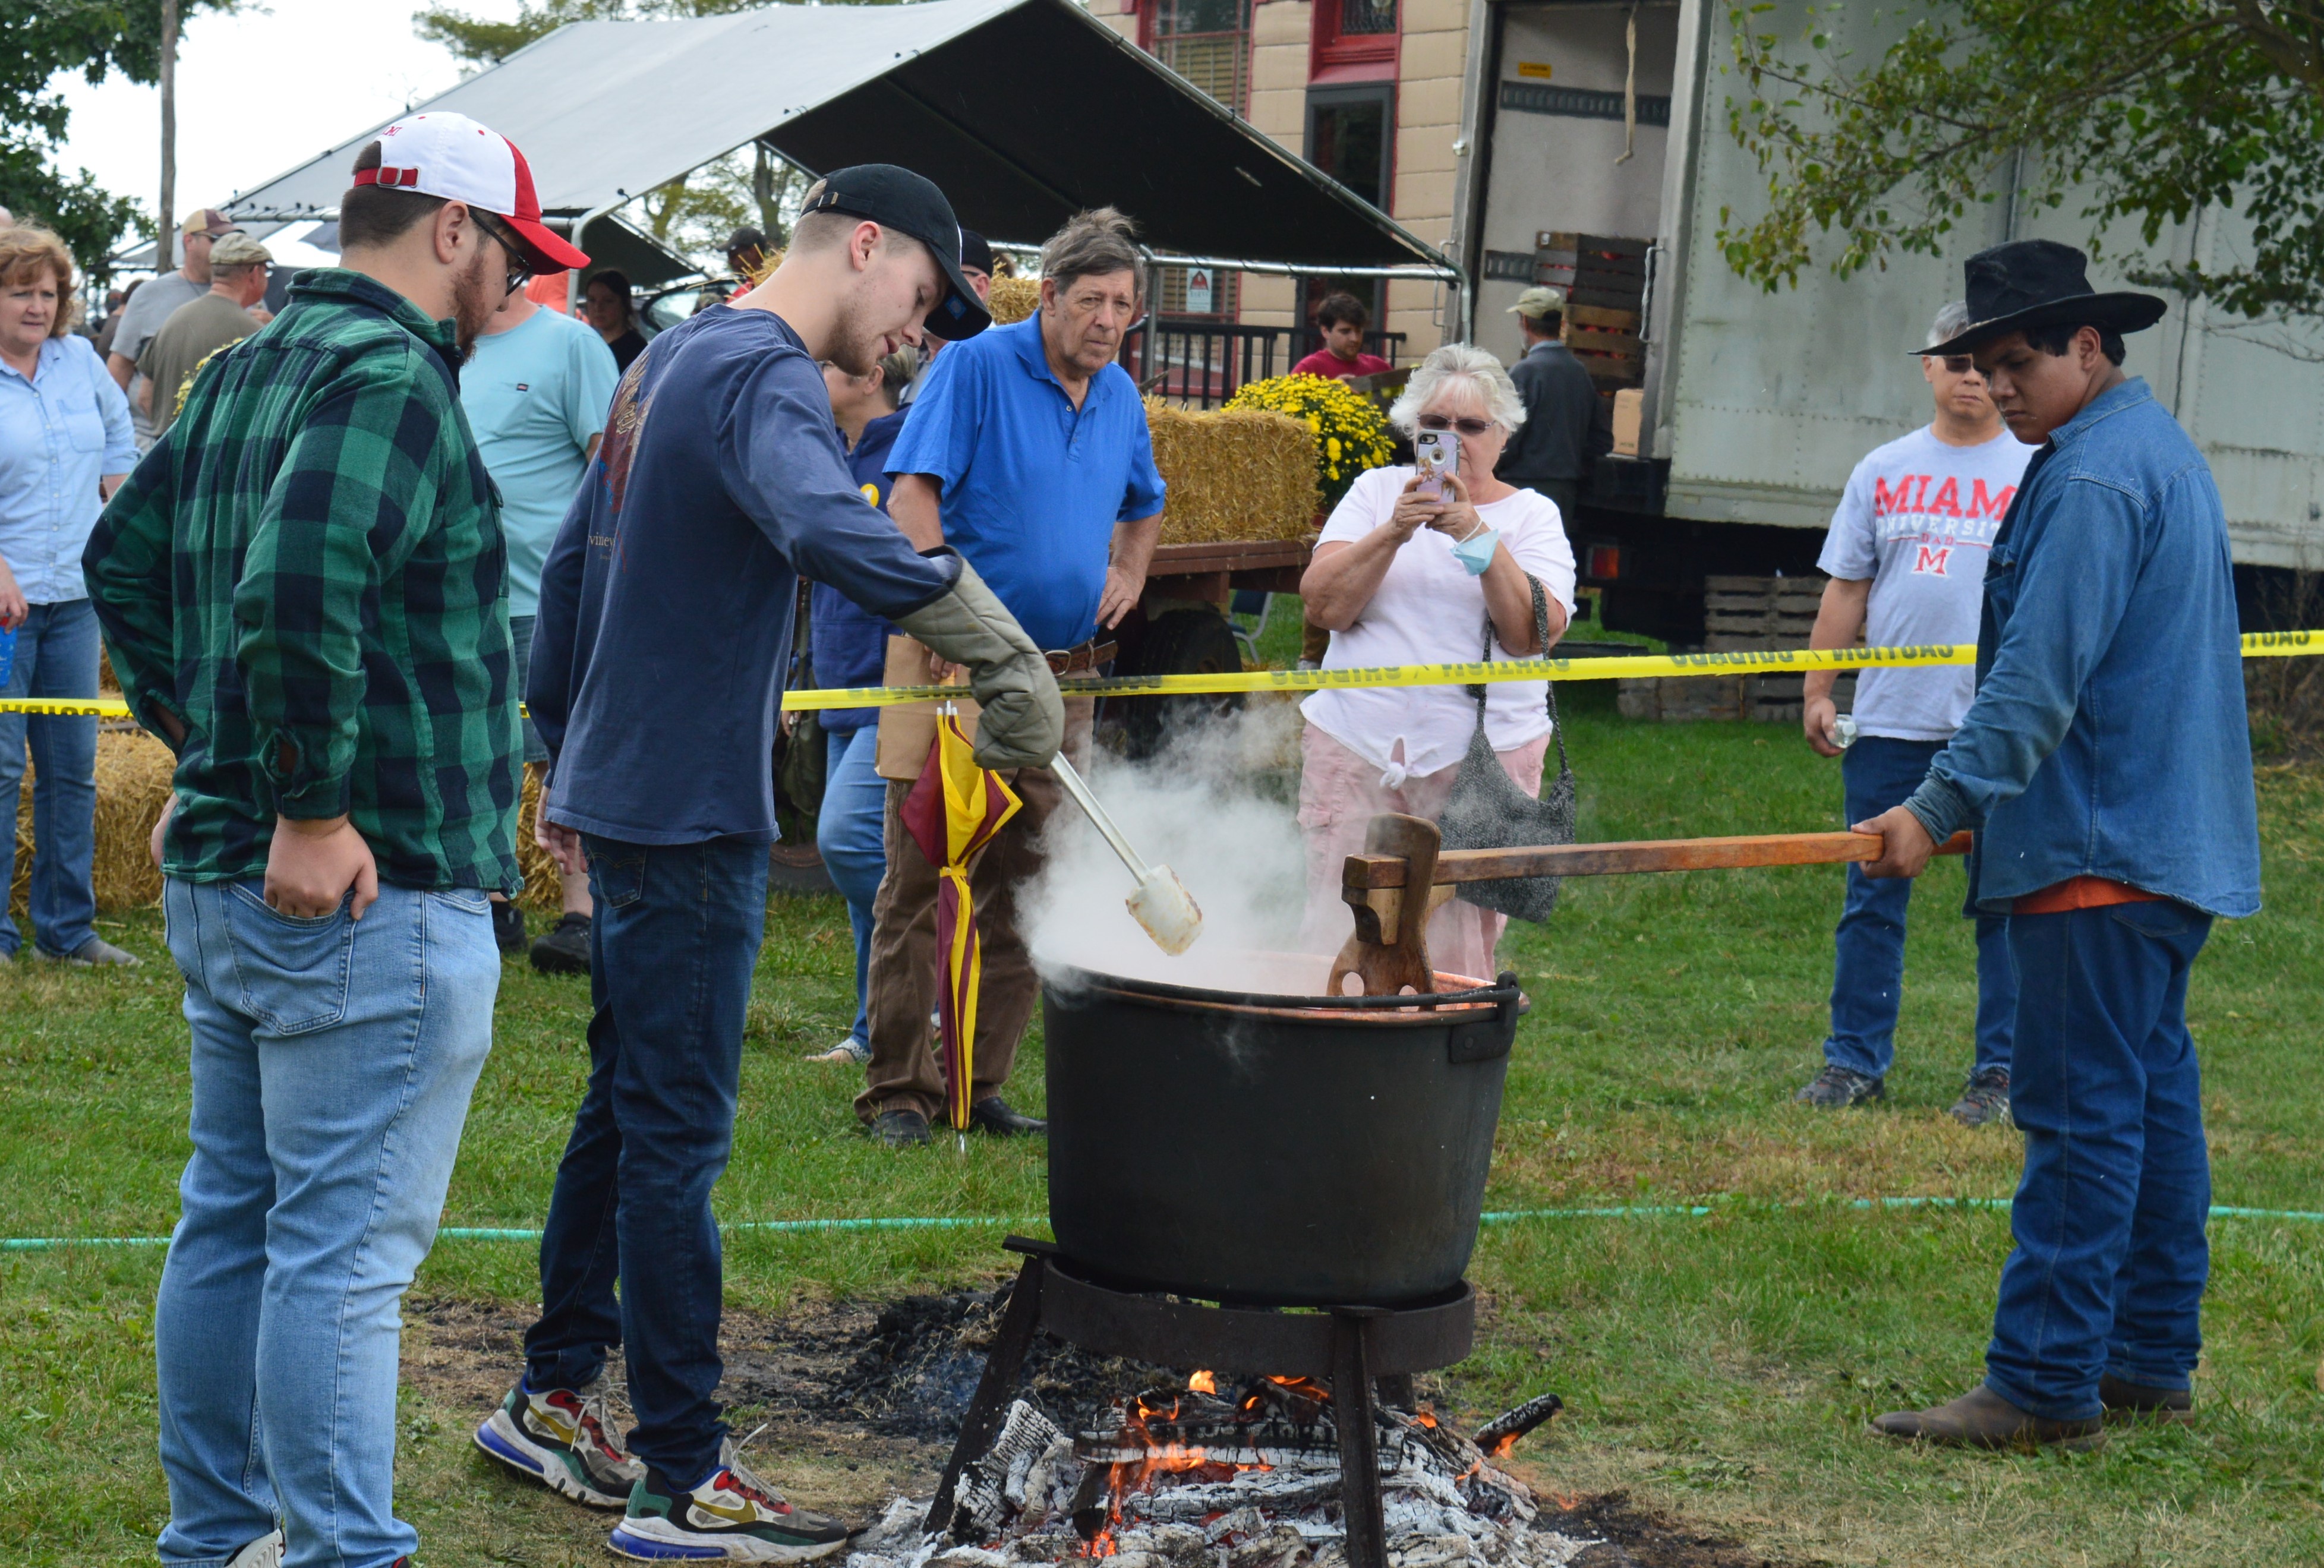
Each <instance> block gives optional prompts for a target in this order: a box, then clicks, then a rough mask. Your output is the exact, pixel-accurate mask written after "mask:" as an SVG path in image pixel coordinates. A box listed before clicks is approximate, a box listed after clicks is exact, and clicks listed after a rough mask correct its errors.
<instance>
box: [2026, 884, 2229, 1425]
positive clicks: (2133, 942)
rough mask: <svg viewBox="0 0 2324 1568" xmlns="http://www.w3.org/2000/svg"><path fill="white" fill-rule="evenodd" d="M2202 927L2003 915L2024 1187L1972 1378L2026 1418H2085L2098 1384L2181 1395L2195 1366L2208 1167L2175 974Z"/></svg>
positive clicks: (2202, 917) (2139, 915)
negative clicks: (2013, 980) (2011, 974)
mask: <svg viewBox="0 0 2324 1568" xmlns="http://www.w3.org/2000/svg"><path fill="white" fill-rule="evenodd" d="M2210 930H2211V918H2210V917H2209V915H2206V914H2203V913H2202V912H2201V911H2199V910H2198V909H2193V908H2191V907H2190V906H2188V905H2185V904H2181V903H2175V902H2172V901H2169V900H2163V901H2158V902H2153V903H2144V904H2117V905H2115V906H2114V907H2112V908H2110V909H2076V910H2073V911H2070V912H2069V913H2066V914H2059V915H2015V916H2012V917H2011V918H2010V921H2009V945H2010V947H2011V949H2012V950H2013V951H2014V952H2015V955H2016V957H2017V973H2018V976H2019V979H2020V981H2021V982H2022V983H2023V986H2024V990H2023V992H2021V994H2020V996H2019V999H2018V1004H2017V1065H2016V1069H2015V1075H2014V1076H2013V1078H2012V1080H2011V1083H2010V1086H2009V1102H2010V1109H2011V1112H2012V1114H2013V1115H2014V1116H2015V1119H2016V1122H2017V1125H2018V1126H2019V1127H2020V1128H2022V1129H2024V1133H2025V1174H2024V1177H2023V1178H2022V1179H2021V1180H2020V1181H2019V1182H2018V1184H2017V1198H2016V1202H2015V1204H2012V1205H2011V1208H2010V1212H2009V1229H2010V1233H2011V1234H2012V1235H2013V1236H2015V1238H2016V1241H2017V1246H2016V1249H2015V1250H2014V1251H2012V1252H2011V1253H2010V1255H2009V1260H2008V1261H2007V1262H2006V1263H2005V1264H2003V1265H2002V1268H2001V1297H2000V1302H1999V1305H1997V1306H1996V1307H1995V1309H1994V1314H1993V1343H1992V1344H1991V1345H1990V1346H1989V1347H1988V1348H1987V1351H1986V1353H1985V1366H1986V1378H1985V1380H1986V1382H1987V1385H1988V1386H1990V1387H1991V1388H1992V1389H1993V1390H1994V1392H1995V1393H1997V1394H1999V1395H2000V1396H2001V1397H2003V1398H2005V1399H2006V1400H2008V1401H2009V1402H2010V1403H2011V1404H2013V1405H2015V1406H2017V1407H2020V1408H2021V1409H2025V1410H2031V1411H2033V1413H2034V1414H2035V1415H2037V1416H2049V1417H2052V1419H2056V1420H2062V1421H2072V1420H2081V1419H2084V1418H2087V1417H2089V1416H2096V1415H2097V1414H2098V1375H2099V1374H2100V1373H2101V1372H2109V1371H2110V1372H2112V1373H2114V1374H2115V1376H2116V1377H2118V1378H2121V1379H2124V1380H2125V1381H2126V1382H2132V1383H2138V1384H2142V1385H2144V1386H2145V1387H2147V1388H2186V1387H2187V1381H2188V1375H2189V1374H2190V1372H2192V1371H2193V1370H2195V1361H2196V1359H2197V1357H2198V1356H2199V1354H2200V1353H2201V1351H2202V1348H2203V1332H2202V1302H2203V1286H2204V1282H2205V1281H2206V1279H2207V1278H2208V1277H2209V1273H2210V1249H2209V1243H2207V1242H2206V1241H2205V1240H2204V1236H2203V1222H2205V1221H2206V1220H2207V1219H2209V1216H2210V1208H2211V1160H2210V1152H2209V1148H2208V1147H2207V1146H2206V1144H2205V1142H2204V1139H2203V1102H2202V1083H2201V1072H2200V1069H2199V1067H2198V1066H2197V1065H2196V1063H2195V1041H2194V1039H2193V1038H2192V1037H2191V1036H2190V1035H2189V1034H2188V1032H2187V973H2188V971H2189V969H2190V968H2191V967H2192V966H2193V964H2194V962H2195V955H2196V954H2198V953H2199V952H2201V951H2202V948H2203V940H2204V938H2205V937H2207V936H2209V935H2210Z"/></svg>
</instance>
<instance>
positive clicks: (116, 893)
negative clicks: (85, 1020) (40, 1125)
mask: <svg viewBox="0 0 2324 1568" xmlns="http://www.w3.org/2000/svg"><path fill="white" fill-rule="evenodd" d="M173 767H174V762H173V761H172V759H171V756H170V749H169V748H168V747H167V746H164V745H163V744H161V742H159V741H157V740H155V739H154V738H153V737H152V736H151V735H148V734H145V733H143V732H138V733H112V732H108V733H104V734H100V735H98V736H97V862H96V872H95V875H94V876H93V877H92V878H91V881H94V882H95V883H96V885H97V908H98V909H106V910H112V909H135V908H139V907H141V906H143V905H148V904H152V903H154V902H155V901H157V900H158V899H160V898H161V872H157V871H155V870H154V869H153V860H152V852H151V851H150V850H149V849H148V847H147V844H148V843H149V841H150V840H151V838H152V833H153V819H154V818H155V817H157V816H161V807H162V805H163V804H164V803H165V802H167V801H168V799H169V798H170V775H171V770H172V769H173ZM539 809H540V778H539V772H538V771H537V770H534V769H531V768H527V769H526V770H525V771H524V804H523V807H522V809H521V812H520V814H519V816H518V818H517V834H518V837H517V863H518V864H519V865H521V867H522V868H523V870H524V893H523V896H522V897H521V898H520V899H518V900H517V901H518V902H519V903H520V904H521V905H523V906H524V908H526V909H530V910H532V911H533V912H535V913H537V914H549V915H553V914H555V913H556V912H557V910H558V907H559V899H558V884H557V867H556V866H555V864H554V863H553V862H550V860H549V856H548V854H547V853H545V852H544V851H543V850H542V849H541V848H540V846H539V845H538V844H534V843H533V842H532V823H533V818H534V816H535V815H536V814H537V813H538V812H539ZM31 882H32V769H31V768H29V767H27V768H26V769H25V770H24V791H23V797H22V798H21V799H20V800H19V801H18V802H17V807H16V876H15V882H14V886H13V887H11V888H10V889H9V892H8V902H9V907H10V908H11V909H14V911H15V912H16V918H17V921H18V923H19V924H20V925H21V924H22V923H23V919H24V910H25V902H24V900H25V895H26V890H27V889H28V888H29V887H30V885H31Z"/></svg>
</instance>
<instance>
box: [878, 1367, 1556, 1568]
mask: <svg viewBox="0 0 2324 1568" xmlns="http://www.w3.org/2000/svg"><path fill="white" fill-rule="evenodd" d="M1387 1419H1388V1422H1390V1423H1391V1424H1393V1425H1392V1428H1391V1430H1389V1431H1386V1432H1383V1433H1382V1434H1381V1437H1382V1440H1383V1441H1382V1443H1381V1448H1382V1453H1381V1464H1380V1490H1381V1511H1382V1515H1383V1518H1384V1522H1385V1524H1386V1526H1387V1533H1388V1563H1389V1565H1390V1568H1564V1565H1565V1564H1566V1563H1569V1562H1571V1561H1572V1558H1573V1557H1574V1555H1575V1554H1577V1553H1579V1552H1580V1551H1581V1550H1582V1548H1583V1547H1584V1546H1587V1545H1590V1544H1591V1543H1590V1542H1589V1541H1586V1540H1575V1539H1573V1538H1572V1537H1571V1536H1564V1535H1561V1534H1559V1533H1558V1532H1557V1531H1555V1530H1552V1529H1550V1528H1548V1527H1547V1526H1543V1525H1541V1524H1539V1523H1537V1522H1536V1515H1537V1509H1536V1508H1535V1504H1534V1500H1533V1494H1532V1493H1531V1492H1530V1491H1529V1490H1527V1489H1526V1485H1525V1483H1524V1482H1522V1481H1520V1480H1517V1478H1516V1477H1515V1476H1512V1475H1510V1474H1508V1472H1506V1471H1501V1470H1498V1469H1496V1468H1494V1466H1493V1465H1492V1464H1491V1463H1490V1462H1489V1461H1488V1460H1487V1459H1486V1458H1485V1456H1484V1454H1483V1453H1481V1452H1480V1450H1479V1449H1478V1448H1477V1447H1476V1446H1475V1445H1474V1444H1473V1443H1470V1442H1469V1440H1468V1439H1466V1438H1464V1437H1462V1436H1461V1435H1460V1434H1457V1433H1454V1432H1452V1430H1451V1429H1449V1428H1447V1427H1444V1426H1442V1425H1438V1426H1427V1425H1424V1424H1423V1423H1421V1422H1419V1421H1416V1420H1415V1419H1413V1418H1412V1417H1409V1416H1403V1415H1401V1414H1398V1413H1395V1412H1390V1413H1388V1415H1387ZM1391 1440H1400V1441H1391ZM1090 1447H1092V1440H1090V1439H1086V1438H1085V1439H1084V1449H1085V1450H1086V1449H1089V1448H1090ZM1098 1451H1099V1452H1104V1451H1105V1448H1104V1446H1103V1444H1102V1440H1100V1442H1099V1445H1098ZM1276 1457H1277V1458H1279V1459H1280V1460H1282V1461H1283V1462H1281V1463H1279V1464H1276V1465H1275V1466H1274V1467H1273V1468H1268V1469H1259V1468H1252V1469H1247V1470H1240V1471H1236V1472H1234V1473H1233V1474H1232V1475H1231V1476H1224V1477H1222V1476H1220V1475H1219V1474H1218V1473H1217V1467H1215V1466H1213V1467H1210V1468H1209V1470H1208V1471H1193V1470H1188V1471H1167V1470H1159V1469H1157V1471H1154V1472H1153V1473H1151V1474H1150V1475H1149V1476H1148V1479H1147V1480H1145V1482H1144V1483H1143V1484H1137V1485H1130V1486H1127V1487H1126V1488H1125V1490H1123V1491H1122V1493H1121V1494H1120V1497H1119V1498H1118V1499H1112V1508H1111V1517H1110V1519H1109V1521H1108V1523H1107V1525H1106V1531H1107V1539H1106V1541H1105V1543H1104V1545H1100V1546H1098V1547H1096V1548H1095V1550H1097V1551H1101V1552H1102V1551H1104V1550H1105V1548H1106V1546H1108V1545H1110V1546H1111V1552H1110V1553H1109V1554H1108V1555H1109V1557H1110V1559H1111V1560H1110V1561H1109V1562H1108V1563H1106V1565H1105V1568H1348V1561H1347V1552H1346V1531H1345V1528H1344V1526H1342V1522H1341V1517H1340V1485H1339V1471H1338V1461H1337V1453H1336V1449H1329V1450H1317V1449H1314V1448H1309V1449H1305V1450H1300V1451H1296V1452H1286V1453H1282V1454H1280V1455H1277V1456H1276ZM1089 1468H1090V1465H1089V1462H1085V1461H1084V1460H1082V1459H1079V1458H1077V1457H1075V1455H1074V1441H1073V1439H1071V1438H1070V1437H1068V1436H1066V1435H1065V1434H1064V1433H1063V1432H1061V1431H1059V1430H1058V1428H1057V1427H1056V1425H1055V1424H1054V1423H1053V1422H1051V1421H1050V1420H1049V1419H1048V1417H1047V1416H1044V1415H1042V1413H1041V1412H1040V1411H1039V1410H1038V1409H1037V1408H1036V1407H1034V1406H1032V1405H1031V1404H1030V1403H1028V1402H1027V1401H1025V1400H1022V1399H1020V1400H1019V1401H1017V1402H1016V1403H1015V1404H1014V1405H1012V1406H1010V1409H1009V1415H1008V1418H1007V1420H1006V1421H1005V1422H1004V1423H1003V1425H1002V1427H1001V1435H1000V1436H999V1437H997V1438H996V1439H994V1441H993V1443H992V1446H991V1449H989V1450H988V1451H987V1452H986V1453H985V1454H984V1456H983V1457H982V1459H980V1460H978V1461H977V1462H974V1463H973V1464H971V1465H970V1466H969V1467H968V1469H967V1472H966V1473H965V1474H964V1475H963V1476H962V1478H961V1480H960V1485H959V1490H958V1492H957V1494H956V1497H955V1507H954V1519H955V1521H956V1522H957V1523H958V1524H959V1525H960V1526H961V1531H960V1533H961V1534H962V1535H963V1536H968V1537H971V1539H970V1540H969V1541H967V1542H966V1543H964V1542H963V1541H962V1540H959V1539H955V1538H954V1537H953V1536H948V1535H945V1534H939V1535H935V1536H930V1535H927V1534H925V1533H923V1531H922V1530H921V1528H920V1524H921V1521H922V1519H923V1518H924V1517H926V1516H927V1507H928V1505H927V1502H926V1501H924V1500H921V1501H915V1500H912V1499H905V1498H898V1499H895V1500H894V1501H892V1502H890V1504H889V1505H888V1510H887V1512H886V1513H885V1514H884V1515H883V1516H881V1519H880V1521H879V1523H877V1524H875V1525H873V1526H871V1528H870V1529H867V1530H865V1531H864V1532H863V1533H862V1535H860V1536H857V1537H856V1538H855V1540H854V1543H853V1549H852V1550H851V1551H850V1553H849V1554H848V1557H847V1562H846V1568H1033V1565H1037V1564H1054V1563H1065V1561H1066V1560H1067V1559H1082V1558H1086V1557H1088V1556H1090V1555H1091V1554H1092V1552H1093V1546H1092V1545H1091V1544H1090V1543H1089V1542H1087V1541H1085V1540H1084V1538H1083V1536H1082V1535H1081V1534H1080V1532H1079V1531H1077V1530H1076V1529H1075V1527H1074V1517H1073V1515H1074V1502H1075V1493H1076V1492H1077V1491H1080V1490H1082V1489H1083V1482H1084V1475H1085V1472H1086V1471H1088V1469H1089ZM1123 1468H1124V1469H1125V1470H1126V1469H1127V1468H1128V1467H1123ZM1133 1473H1134V1472H1133ZM1109 1479H1110V1478H1109ZM1097 1495H1098V1497H1099V1499H1101V1501H1103V1500H1105V1499H1109V1498H1111V1488H1110V1487H1101V1488H1099V1489H1097ZM1087 1500H1088V1499H1087V1494H1086V1493H1084V1498H1083V1501H1084V1504H1086V1503H1087Z"/></svg>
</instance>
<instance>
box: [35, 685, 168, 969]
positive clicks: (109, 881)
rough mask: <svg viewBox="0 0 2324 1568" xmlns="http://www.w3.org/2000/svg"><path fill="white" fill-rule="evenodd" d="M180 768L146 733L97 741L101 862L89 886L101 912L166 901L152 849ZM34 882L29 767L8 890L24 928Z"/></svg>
mask: <svg viewBox="0 0 2324 1568" xmlns="http://www.w3.org/2000/svg"><path fill="white" fill-rule="evenodd" d="M176 765H177V764H176V761H175V759H173V758H172V757H171V755H170V749H169V748H168V747H167V746H164V745H163V744H162V743H161V742H159V741H157V740H155V739H154V738H153V737H152V736H151V735H148V734H145V733H143V732H142V731H141V732H127V733H124V732H107V733H102V734H100V735H98V736H97V861H96V866H95V871H94V874H93V875H92V876H91V878H90V881H92V882H94V883H95V884H96V890H97V908H98V909H107V910H112V909H135V908H137V907H139V906H141V905H145V904H151V903H153V902H154V901H156V900H157V899H160V898H161V872H157V871H155V870H154V869H153V859H152V851H151V850H150V849H149V848H148V847H147V846H148V844H149V843H150V841H151V840H152V834H153V819H154V818H155V817H158V816H161V807H162V806H163V805H164V804H165V803H166V802H167V801H168V800H169V798H170V775H171V771H172V770H174V769H175V768H176ZM31 885H32V769H31V768H30V767H29V766H27V767H26V768H25V770H24V788H23V794H22V795H21V796H20V797H19V798H18V799H17V802H16V875H15V880H14V885H13V886H12V887H10V888H9V890H8V905H9V908H10V909H14V911H15V913H16V918H17V920H18V923H19V924H20V925H21V924H22V922H23V919H24V900H25V895H26V890H28V889H29V888H30V886H31Z"/></svg>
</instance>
